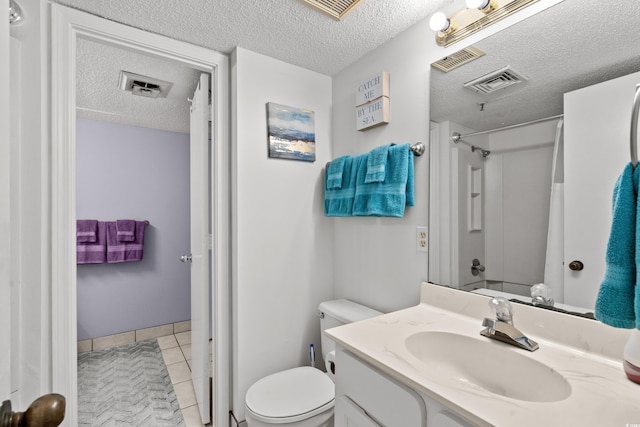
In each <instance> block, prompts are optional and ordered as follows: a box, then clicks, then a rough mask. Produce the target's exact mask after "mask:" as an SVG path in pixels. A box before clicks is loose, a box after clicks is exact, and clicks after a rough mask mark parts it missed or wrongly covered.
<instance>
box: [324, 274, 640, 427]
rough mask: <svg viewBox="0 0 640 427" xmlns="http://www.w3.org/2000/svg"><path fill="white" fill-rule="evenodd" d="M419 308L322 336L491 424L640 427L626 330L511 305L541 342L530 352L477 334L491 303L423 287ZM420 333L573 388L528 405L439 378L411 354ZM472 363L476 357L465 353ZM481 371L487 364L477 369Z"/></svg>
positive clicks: (523, 327)
mask: <svg viewBox="0 0 640 427" xmlns="http://www.w3.org/2000/svg"><path fill="white" fill-rule="evenodd" d="M422 286H423V287H422V296H421V303H420V304H419V305H417V306H415V307H411V308H408V309H405V310H400V311H396V312H393V313H389V314H385V315H382V316H378V317H375V318H372V319H368V320H363V321H360V322H356V323H351V324H348V325H344V326H340V327H337V328H333V329H329V330H327V331H325V333H326V334H327V335H328V336H329V337H331V338H332V339H334V340H335V341H336V342H337V343H339V344H341V345H342V346H343V347H345V348H346V349H347V350H349V351H351V352H352V353H354V354H355V355H357V356H359V357H361V358H362V359H363V360H365V361H366V362H368V363H370V364H371V365H373V366H375V367H377V368H378V369H380V370H381V371H383V372H385V373H386V374H388V375H390V376H391V377H393V378H395V379H397V380H399V381H401V382H402V383H404V384H407V385H408V386H410V387H411V388H413V389H415V390H417V391H419V392H421V393H424V394H425V395H427V396H429V397H431V398H433V399H435V400H436V401H438V402H439V403H442V404H443V405H445V406H447V407H449V408H450V409H452V410H454V411H455V412H457V413H459V414H460V415H462V416H463V417H465V418H467V419H469V420H470V421H472V422H474V423H477V424H479V425H486V426H507V427H510V426H518V427H524V426H536V427H538V426H544V427H550V426H598V427H609V426H612V427H614V426H615V427H617V426H620V427H627V426H630V425H640V385H638V384H635V383H633V382H631V381H629V380H628V379H627V377H626V376H625V373H624V370H623V368H622V362H621V357H622V351H623V348H624V344H625V343H626V340H627V337H628V336H629V330H624V329H615V328H611V327H609V326H606V325H604V324H602V323H600V322H597V321H594V320H590V319H584V318H580V317H577V316H569V315H566V314H561V313H556V312H552V311H547V310H541V309H537V308H535V307H529V306H524V305H517V304H513V310H514V323H515V326H516V327H517V328H518V329H519V330H520V331H522V332H523V333H524V334H525V335H527V336H528V337H529V338H532V339H533V340H535V341H537V342H538V344H539V345H540V348H539V349H538V350H537V351H535V352H529V351H526V350H523V349H519V348H517V347H514V346H511V345H509V344H504V343H500V342H497V341H495V340H489V339H488V338H485V337H483V336H481V335H480V331H481V330H482V329H483V328H482V325H481V324H482V319H483V318H484V317H491V316H492V313H491V311H490V309H489V307H488V301H489V298H488V297H487V296H483V295H477V294H472V293H469V292H463V291H458V290H455V289H451V288H445V287H441V286H436V285H431V284H426V283H425V284H423V285H422ZM421 331H442V332H452V333H456V334H461V335H466V336H469V337H473V338H477V339H479V340H487V341H490V342H493V343H495V345H499V346H503V348H504V351H514V352H518V353H519V354H520V355H522V356H524V357H530V358H532V359H534V360H537V361H538V362H540V363H543V364H545V365H547V366H549V367H550V368H553V369H554V370H555V371H557V372H558V373H560V374H561V375H562V376H563V377H564V378H565V379H566V380H567V381H568V383H569V384H570V386H571V394H570V396H569V397H568V398H566V399H564V400H561V401H556V402H530V401H523V400H516V399H511V398H508V397H504V396H501V395H497V394H493V393H491V392H489V391H486V390H485V389H483V388H481V387H478V386H475V385H473V384H463V383H461V382H458V381H442V380H441V379H440V380H439V379H438V378H437V375H433V374H432V375H429V371H428V366H426V365H425V364H424V363H423V362H421V361H420V360H419V359H417V358H416V357H414V356H413V355H412V354H411V353H409V351H408V350H407V348H406V346H405V344H404V342H405V340H406V338H407V337H408V336H410V335H412V334H414V333H416V332H421ZM468 363H470V364H473V363H474V355H473V354H469V355H468ZM477 368H478V369H482V366H478V367H477Z"/></svg>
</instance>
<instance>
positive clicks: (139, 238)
mask: <svg viewBox="0 0 640 427" xmlns="http://www.w3.org/2000/svg"><path fill="white" fill-rule="evenodd" d="M106 224H107V262H109V263H114V262H127V261H142V253H143V247H144V227H145V225H146V224H145V223H144V221H136V231H135V238H134V240H133V241H132V242H120V241H118V231H117V226H116V222H115V221H109V222H107V223H106Z"/></svg>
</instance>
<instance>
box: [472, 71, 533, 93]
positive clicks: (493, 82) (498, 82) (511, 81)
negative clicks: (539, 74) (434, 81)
mask: <svg viewBox="0 0 640 427" xmlns="http://www.w3.org/2000/svg"><path fill="white" fill-rule="evenodd" d="M527 80H529V78H528V77H526V76H525V75H524V74H522V73H519V72H517V71H516V70H514V69H513V68H511V67H509V66H506V67H504V68H501V69H499V70H496V71H493V72H491V73H489V74H486V75H484V76H482V77H479V78H477V79H475V80H471V81H470V82H467V83H465V84H464V87H466V88H469V89H473V90H475V91H476V92H480V93H491V92H495V91H497V90H500V89H504V88H507V87H509V86H513V85H515V84H519V83H522V82H525V81H527Z"/></svg>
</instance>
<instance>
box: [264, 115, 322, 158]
mask: <svg viewBox="0 0 640 427" xmlns="http://www.w3.org/2000/svg"><path fill="white" fill-rule="evenodd" d="M267 132H268V135H269V136H268V138H269V157H276V158H281V159H293V160H304V161H307V162H315V161H316V131H315V123H314V112H313V111H311V110H303V109H300V108H295V107H287V106H286V105H280V104H275V103H273V102H268V103H267Z"/></svg>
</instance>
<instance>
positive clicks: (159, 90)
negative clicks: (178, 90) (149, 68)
mask: <svg viewBox="0 0 640 427" xmlns="http://www.w3.org/2000/svg"><path fill="white" fill-rule="evenodd" d="M118 86H119V87H120V89H122V90H124V91H126V92H131V94H132V95H138V96H144V97H146V98H166V97H167V94H168V93H169V90H170V89H171V86H173V83H171V82H165V81H164V80H159V79H154V78H153V77H147V76H141V75H140V74H135V73H130V72H128V71H120V83H119V85H118Z"/></svg>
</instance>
